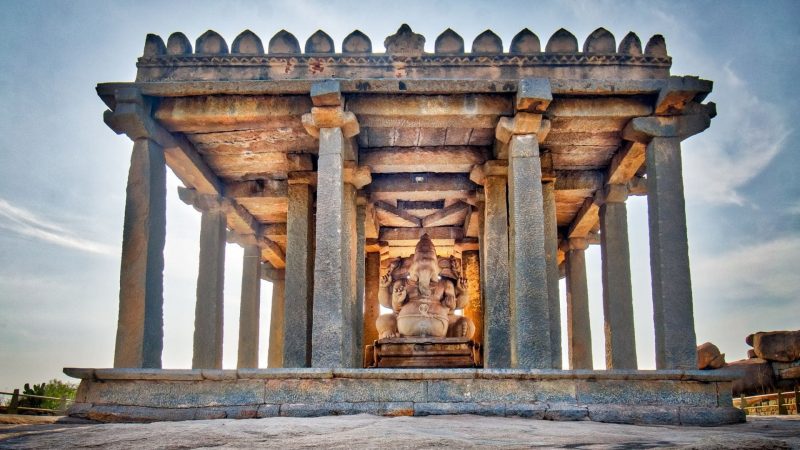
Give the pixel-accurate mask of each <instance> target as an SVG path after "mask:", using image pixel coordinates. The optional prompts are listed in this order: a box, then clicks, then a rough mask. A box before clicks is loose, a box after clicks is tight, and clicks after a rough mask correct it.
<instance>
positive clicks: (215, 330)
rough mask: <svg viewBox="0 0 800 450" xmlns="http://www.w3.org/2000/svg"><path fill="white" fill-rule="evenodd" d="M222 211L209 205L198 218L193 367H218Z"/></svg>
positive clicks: (220, 310)
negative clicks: (198, 250) (198, 265)
mask: <svg viewBox="0 0 800 450" xmlns="http://www.w3.org/2000/svg"><path fill="white" fill-rule="evenodd" d="M226 225H227V224H226V220H225V213H224V212H222V210H221V209H220V208H214V207H209V208H208V209H206V210H204V211H203V212H202V215H201V219H200V268H199V271H198V274H197V305H196V306H195V313H194V354H193V356H192V368H193V369H221V368H222V328H223V320H222V319H223V316H222V314H223V284H224V281H225V242H226V239H225V237H226V233H225V228H226Z"/></svg>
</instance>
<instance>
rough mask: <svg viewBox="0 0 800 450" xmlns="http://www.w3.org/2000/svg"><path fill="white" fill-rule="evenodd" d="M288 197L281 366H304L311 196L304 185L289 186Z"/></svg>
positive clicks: (306, 359)
mask: <svg viewBox="0 0 800 450" xmlns="http://www.w3.org/2000/svg"><path fill="white" fill-rule="evenodd" d="M288 194H289V200H288V203H289V213H288V216H287V223H286V233H287V234H286V266H287V269H286V285H285V287H286V291H285V303H284V304H285V308H284V317H283V323H284V343H283V365H284V367H308V366H310V365H311V324H312V319H311V318H312V313H313V303H312V302H313V295H314V239H315V224H314V213H313V211H314V210H313V193H312V191H311V187H310V186H309V185H308V184H305V183H293V184H290V185H289V192H288Z"/></svg>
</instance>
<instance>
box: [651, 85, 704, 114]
mask: <svg viewBox="0 0 800 450" xmlns="http://www.w3.org/2000/svg"><path fill="white" fill-rule="evenodd" d="M713 85H714V83H713V82H711V81H708V80H701V79H699V78H697V77H692V76H685V77H678V76H672V77H669V78H667V84H666V85H665V86H663V87H662V88H661V89H660V90H659V92H658V99H657V100H656V109H655V113H656V115H675V114H680V113H681V112H682V111H683V109H684V108H685V107H686V105H687V104H688V103H689V102H692V101H696V102H702V101H703V100H704V99H705V97H706V96H707V95H708V93H709V92H711V89H712V87H713Z"/></svg>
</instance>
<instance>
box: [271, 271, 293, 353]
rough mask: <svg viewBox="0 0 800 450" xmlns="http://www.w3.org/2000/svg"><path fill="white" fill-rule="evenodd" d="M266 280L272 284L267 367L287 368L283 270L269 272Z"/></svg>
mask: <svg viewBox="0 0 800 450" xmlns="http://www.w3.org/2000/svg"><path fill="white" fill-rule="evenodd" d="M269 272H270V273H269V275H268V277H269V278H268V279H269V281H270V282H271V283H272V310H271V311H270V323H269V351H268V352H267V367H269V368H278V367H288V366H286V364H285V363H284V355H286V340H285V336H286V331H287V329H286V323H285V319H284V318H285V317H286V303H285V287H286V284H285V279H286V278H285V276H286V273H287V272H286V271H285V270H275V269H273V270H271V271H269Z"/></svg>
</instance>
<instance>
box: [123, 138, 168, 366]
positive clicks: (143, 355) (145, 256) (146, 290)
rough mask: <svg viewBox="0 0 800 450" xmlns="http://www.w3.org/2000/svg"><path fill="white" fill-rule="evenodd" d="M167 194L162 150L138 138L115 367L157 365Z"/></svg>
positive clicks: (161, 333)
mask: <svg viewBox="0 0 800 450" xmlns="http://www.w3.org/2000/svg"><path fill="white" fill-rule="evenodd" d="M166 195H167V182H166V166H165V162H164V151H163V149H162V148H161V147H160V146H159V145H158V144H156V143H155V142H154V141H152V140H150V139H146V138H141V139H136V140H135V141H134V143H133V153H132V155H131V166H130V170H129V172H128V187H127V192H126V198H125V221H124V225H123V232H122V264H121V269H120V282H119V320H118V322H117V339H116V346H115V350H114V367H148V368H161V351H162V348H163V340H164V339H163V337H164V319H163V304H164V294H163V285H164V242H165V237H166Z"/></svg>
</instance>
